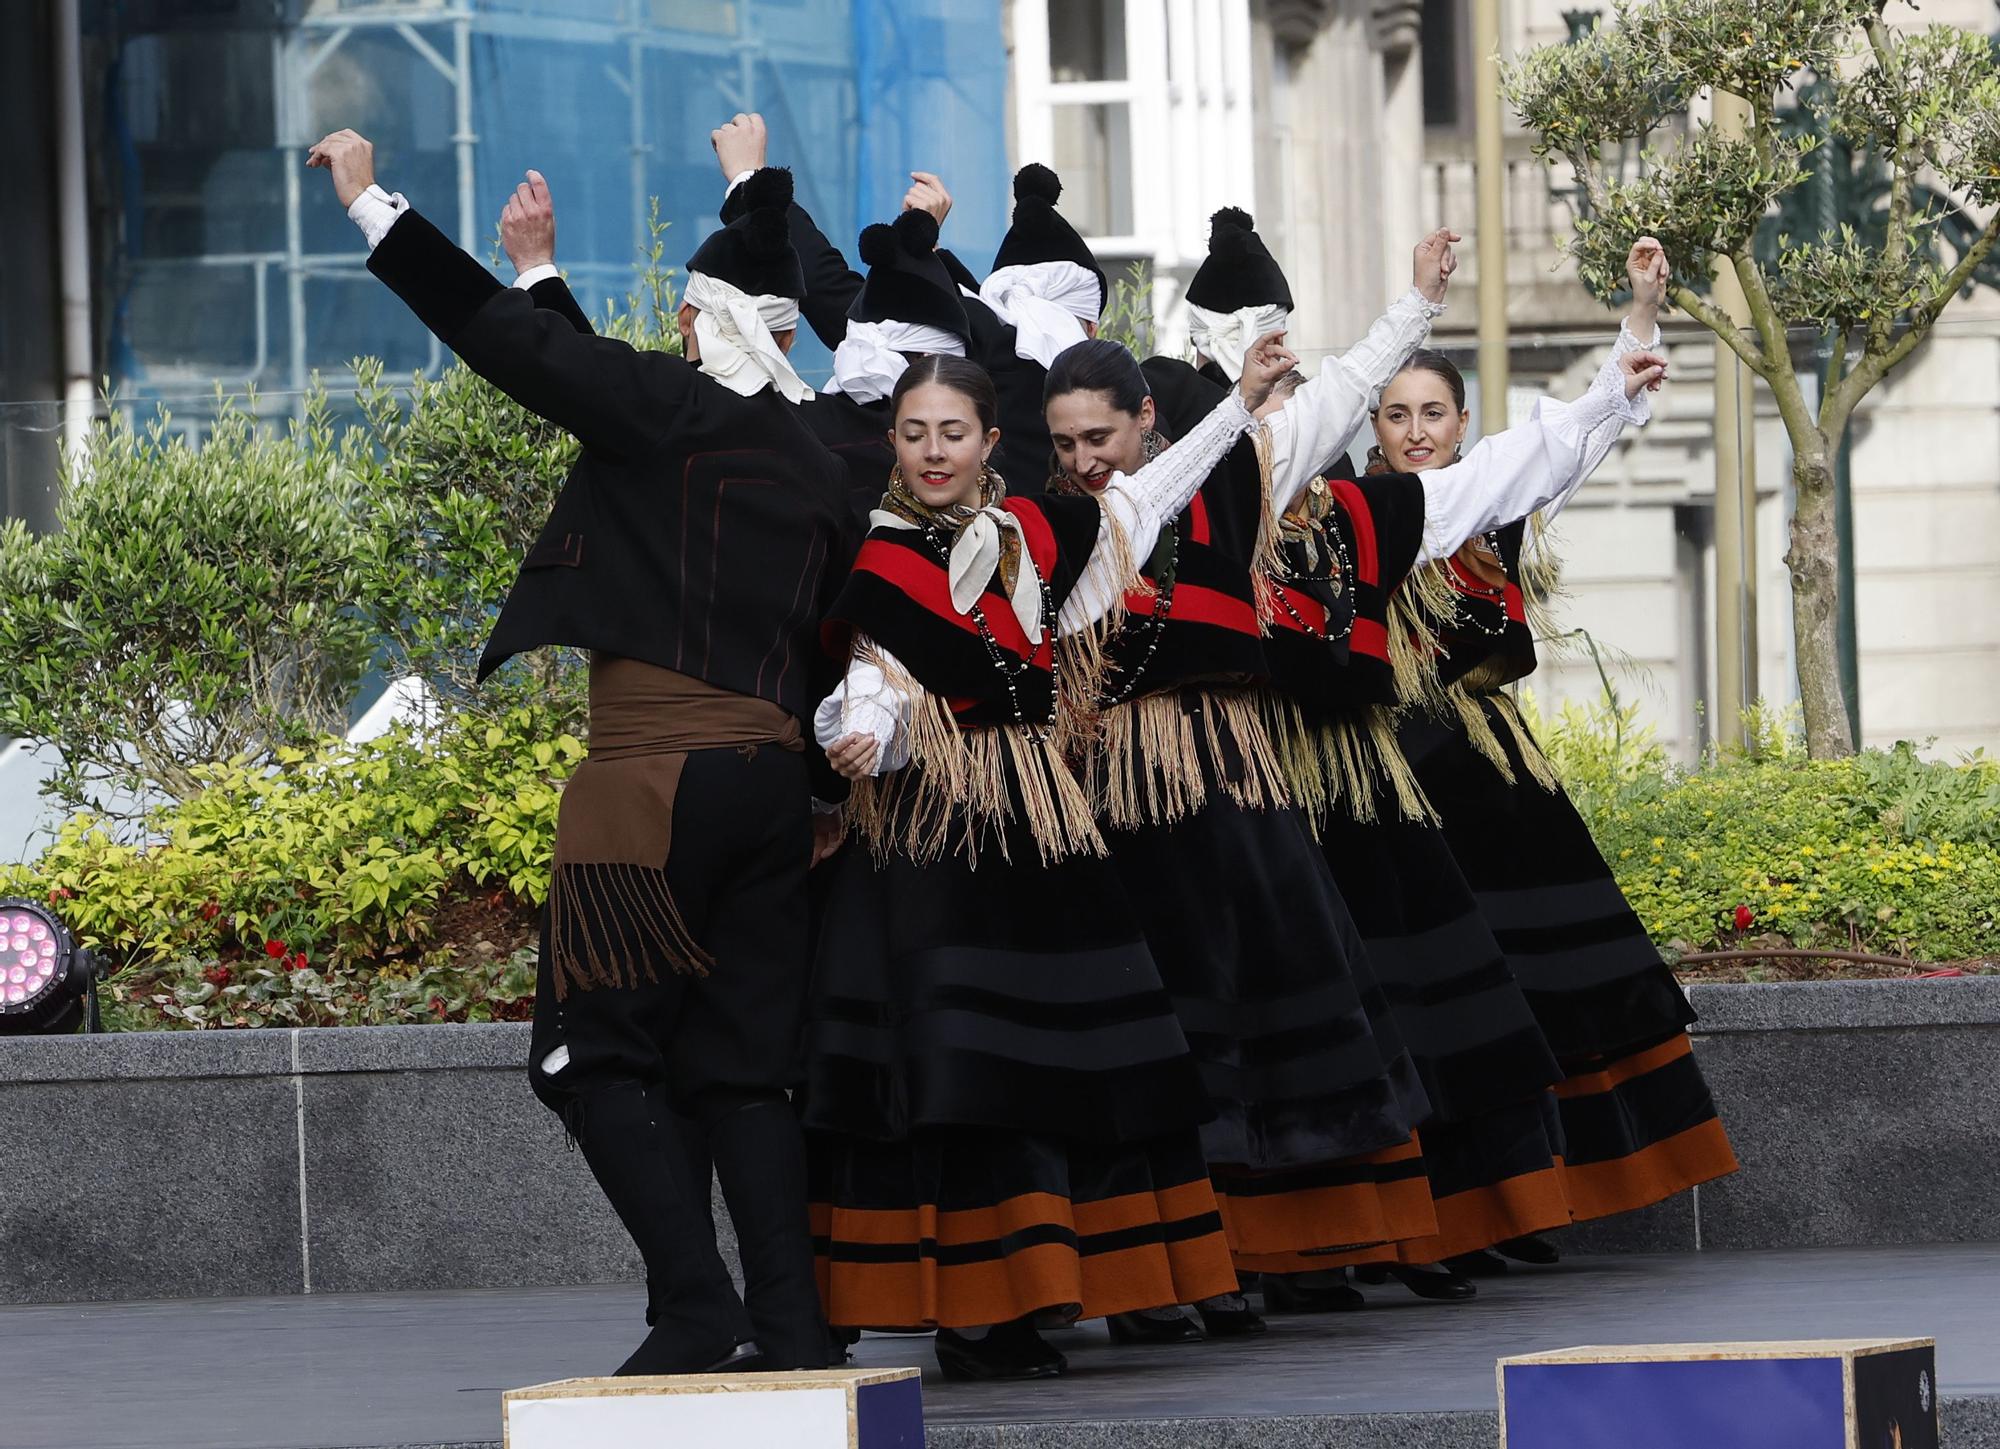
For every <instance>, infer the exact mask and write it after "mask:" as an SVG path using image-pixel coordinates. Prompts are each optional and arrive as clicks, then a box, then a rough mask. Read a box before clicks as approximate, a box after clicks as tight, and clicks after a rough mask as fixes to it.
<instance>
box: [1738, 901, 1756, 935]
mask: <svg viewBox="0 0 2000 1449" xmlns="http://www.w3.org/2000/svg"><path fill="white" fill-rule="evenodd" d="M1756 919H1757V917H1756V916H1755V915H1754V914H1752V912H1751V910H1750V908H1749V907H1748V906H1738V907H1737V908H1736V929H1737V930H1739V931H1747V930H1749V929H1750V925H1751V923H1752V922H1753V921H1755V920H1756Z"/></svg>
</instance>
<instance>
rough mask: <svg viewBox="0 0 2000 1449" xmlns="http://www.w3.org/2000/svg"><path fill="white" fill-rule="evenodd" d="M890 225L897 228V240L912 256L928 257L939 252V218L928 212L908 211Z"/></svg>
mask: <svg viewBox="0 0 2000 1449" xmlns="http://www.w3.org/2000/svg"><path fill="white" fill-rule="evenodd" d="M890 225H891V226H892V227H894V228H895V232H896V240H897V241H898V242H900V243H902V247H903V250H904V251H906V252H909V253H910V254H911V255H912V256H919V257H927V256H929V255H930V254H931V253H932V252H934V251H936V250H937V244H938V224H937V218H936V217H934V216H932V215H931V214H930V213H929V212H928V211H906V212H903V213H902V214H900V215H899V216H898V217H897V218H896V219H895V221H893V222H891V223H890Z"/></svg>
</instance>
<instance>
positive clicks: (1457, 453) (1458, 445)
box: [1451, 438, 1465, 458]
mask: <svg viewBox="0 0 2000 1449" xmlns="http://www.w3.org/2000/svg"><path fill="white" fill-rule="evenodd" d="M1451 455H1452V457H1454V458H1463V457H1464V456H1465V439H1463V438H1460V439H1459V440H1458V441H1457V442H1455V443H1453V444H1452V445H1451Z"/></svg>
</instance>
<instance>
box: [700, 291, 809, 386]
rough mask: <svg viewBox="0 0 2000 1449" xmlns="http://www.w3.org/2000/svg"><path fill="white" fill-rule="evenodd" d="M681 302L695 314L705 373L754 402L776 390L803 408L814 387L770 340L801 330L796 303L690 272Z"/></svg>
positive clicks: (792, 299) (701, 364)
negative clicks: (756, 397)
mask: <svg viewBox="0 0 2000 1449" xmlns="http://www.w3.org/2000/svg"><path fill="white" fill-rule="evenodd" d="M681 300H682V301H683V302H685V303H687V305H688V306H690V307H693V308H694V309H695V318H694V335H695V341H696V342H697V343H699V344H700V348H701V363H700V366H701V370H702V371H703V372H705V373H707V374H708V375H709V376H710V377H712V378H714V379H715V380H716V381H717V382H719V383H721V384H722V385H723V386H724V387H726V388H728V389H729V390H730V391H731V392H734V393H741V394H742V395H743V396H744V397H750V396H752V395H753V394H755V393H758V392H761V391H763V390H764V389H765V388H766V387H775V388H777V390H778V391H779V392H780V393H782V394H783V395H784V396H785V397H786V398H787V399H788V400H790V401H792V402H795V403H799V402H804V401H805V400H806V399H807V398H809V397H811V396H812V395H813V390H812V385H811V384H810V383H808V382H807V381H806V380H805V379H804V378H802V377H800V376H799V375H798V374H797V373H796V372H794V371H792V364H791V363H790V362H789V361H788V360H787V359H786V357H785V353H784V349H782V348H781V347H779V346H778V339H777V338H775V337H773V336H772V335H771V334H772V333H774V332H783V331H785V330H786V329H788V328H792V327H797V326H798V325H799V304H798V300H797V299H796V298H794V297H777V296H772V295H769V294H768V293H767V294H764V295H761V296H752V295H751V294H750V293H748V292H746V291H744V290H743V289H742V288H741V287H737V286H734V285H732V284H731V283H728V282H725V281H723V280H722V279H721V278H719V277H711V276H709V275H708V274H707V273H705V272H689V273H688V279H687V288H686V290H684V291H683V292H682V293H681Z"/></svg>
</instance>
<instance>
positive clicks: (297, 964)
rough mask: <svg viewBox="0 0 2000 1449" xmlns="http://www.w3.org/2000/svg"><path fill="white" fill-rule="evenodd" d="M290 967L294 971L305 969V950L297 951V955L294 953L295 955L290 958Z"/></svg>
mask: <svg viewBox="0 0 2000 1449" xmlns="http://www.w3.org/2000/svg"><path fill="white" fill-rule="evenodd" d="M291 967H292V970H294V971H303V970H305V969H306V953H305V952H303V951H301V952H299V954H298V955H296V956H294V957H292V960H291Z"/></svg>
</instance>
